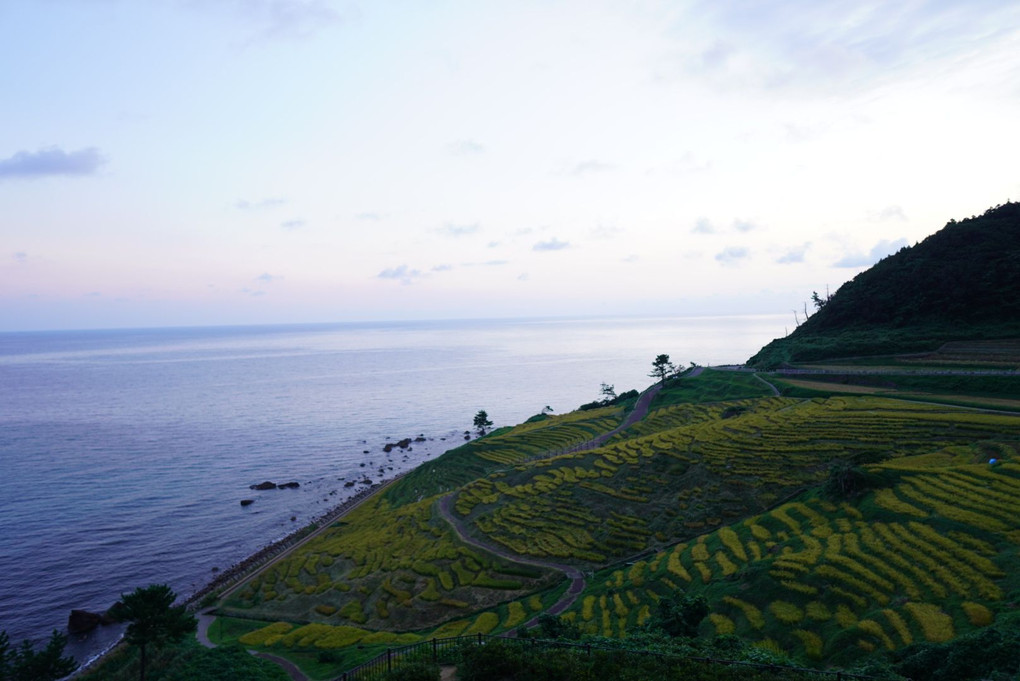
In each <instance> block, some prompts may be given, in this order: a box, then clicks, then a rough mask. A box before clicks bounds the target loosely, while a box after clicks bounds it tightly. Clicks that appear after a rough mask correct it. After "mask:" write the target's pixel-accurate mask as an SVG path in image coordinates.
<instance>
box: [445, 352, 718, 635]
mask: <svg viewBox="0 0 1020 681" xmlns="http://www.w3.org/2000/svg"><path fill="white" fill-rule="evenodd" d="M699 373H701V368H700V367H698V368H696V369H694V370H693V371H692V373H691V374H688V377H690V376H696V375H697V374H699ZM660 390H662V384H658V383H657V384H656V385H654V386H652V387H651V388H648V389H647V390H645V391H644V392H643V393H641V395H639V396H638V399H637V402H636V403H635V404H634V409H632V410H631V412H630V413H629V414H628V415H627V418H625V419H624V420H623V423H622V424H620V425H619V426H617V427H616V428H614V429H613V430H611V431H609V432H607V433H603V434H601V435H598V436H596V437H594V438H592V439H591V440H589V441H587V442H585V443H584V444H583V445H581V446H579V447H577V448H576V449H573V450H572V451H586V450H589V449H595V448H596V447H601V446H602V445H604V444H605V443H606V442H607V441H609V439H610V438H611V437H613V436H614V435H616V434H617V433H619V432H621V431H623V430H626V429H627V428H630V427H631V426H633V425H634V424H635V423H637V422H638V421H641V420H642V419H644V418H645V416H647V415H648V409H649V407H650V406H651V404H652V400H654V399H655V396H656V395H658V394H659V391H660ZM561 453H562V452H556V453H554V454H550V456H559V455H560V454H561ZM455 494H456V492H450V493H449V494H447V495H446V496H444V497H443V498H441V499H439V500H438V501H437V502H436V507H437V508H438V509H439V514H440V515H441V516H442V517H443V520H445V521H446V522H447V523H449V525H450V527H452V528H453V531H454V532H455V533H456V535H457V537H458V538H459V539H460V540H461V541H462V542H464V543H465V544H469V545H471V546H474V547H475V548H478V549H482V550H483V551H487V552H488V553H492V554H494V555H497V556H499V557H500V558H504V559H506V560H509V561H511V562H513V563H522V564H524V565H533V566H535V567H542V568H549V569H552V570H558V571H559V572H562V573H563V574H564V575H565V576H566V577H567V579H569V580H570V587H569V588H568V589H567V590H566V592H564V594H563V596H561V597H560V599H559V600H558V601H556V602H555V603H553V604H552V605H551V606H550V607H549V608H548V609H546V610H545V611H544V612H542V613H541V614H539V615H536V616H535V617H533V618H531V619H530V620H528V621H527V622H525V623H524V627H525V628H527V629H530V628H532V627H536V626H538V620H539V618H540V617H541V616H543V615H559V614H560V613H561V612H563V611H564V610H566V609H567V608H569V607H570V606H571V605H573V604H574V601H576V600H577V597H578V596H580V595H581V592H582V591H584V588H585V586H586V582H585V579H584V573H583V572H581V570H579V569H578V568H576V567H574V566H573V565H565V564H563V563H554V562H552V561H545V560H539V559H537V558H526V557H524V556H522V555H520V554H518V553H512V552H510V551H508V550H507V549H505V548H503V547H501V546H496V545H495V544H491V543H489V542H486V541H483V540H481V539H478V538H476V537H472V536H471V535H469V534H468V531H467V526H466V524H465V523H464V521H463V520H462V519H461V518H458V517H457V515H456V514H455V513H454V512H453V510H452V507H453V497H454V495H455ZM508 635H510V636H514V635H515V632H510V633H509V634H508Z"/></svg>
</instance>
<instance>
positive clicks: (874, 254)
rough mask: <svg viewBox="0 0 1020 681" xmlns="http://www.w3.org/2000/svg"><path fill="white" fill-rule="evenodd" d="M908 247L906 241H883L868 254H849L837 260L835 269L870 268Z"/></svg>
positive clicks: (834, 265)
mask: <svg viewBox="0 0 1020 681" xmlns="http://www.w3.org/2000/svg"><path fill="white" fill-rule="evenodd" d="M907 245H908V244H907V240H906V239H896V240H895V241H889V240H888V239H882V240H881V241H879V242H878V243H877V244H875V246H874V247H873V248H872V249H871V250H870V251H869V252H868V253H867V254H864V253H859V252H856V253H847V254H846V255H844V256H843V257H842V258H840V259H839V260H837V261H836V262H835V263H834V264H833V267H870V266H871V265H874V264H875V263H876V262H878V261H879V260H881V259H882V258H884V257H886V256H887V255H892V254H893V253H895V252H896V251H898V250H900V249H901V248H903V247H904V246H907Z"/></svg>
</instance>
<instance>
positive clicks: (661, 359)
mask: <svg viewBox="0 0 1020 681" xmlns="http://www.w3.org/2000/svg"><path fill="white" fill-rule="evenodd" d="M675 373H676V366H675V365H674V364H673V363H672V362H670V361H669V355H665V354H663V355H658V356H657V357H656V358H655V359H654V360H653V361H652V371H651V373H650V374H648V375H649V376H651V377H652V378H657V379H659V381H660V382H661V383H663V384H665V383H666V379H667V378H669V377H670V376H672V375H673V374H675Z"/></svg>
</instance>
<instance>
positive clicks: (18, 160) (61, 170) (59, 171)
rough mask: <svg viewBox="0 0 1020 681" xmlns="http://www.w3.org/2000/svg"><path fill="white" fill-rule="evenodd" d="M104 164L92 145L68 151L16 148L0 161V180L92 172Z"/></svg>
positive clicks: (103, 159) (76, 174)
mask: <svg viewBox="0 0 1020 681" xmlns="http://www.w3.org/2000/svg"><path fill="white" fill-rule="evenodd" d="M104 163H106V159H105V158H103V156H102V155H101V154H100V153H99V150H98V149H96V148H95V147H88V148H86V149H79V150H78V151H71V152H67V151H64V150H63V149H60V148H59V147H49V148H48V149H40V150H39V151H37V152H34V153H33V152H30V151H19V152H18V153H16V154H14V155H13V156H10V157H8V158H5V159H2V160H0V180H3V179H5V178H7V179H32V178H39V177H51V176H60V175H63V176H72V177H73V176H83V175H93V174H95V173H96V171H98V170H99V168H100V166H102V165H103V164H104Z"/></svg>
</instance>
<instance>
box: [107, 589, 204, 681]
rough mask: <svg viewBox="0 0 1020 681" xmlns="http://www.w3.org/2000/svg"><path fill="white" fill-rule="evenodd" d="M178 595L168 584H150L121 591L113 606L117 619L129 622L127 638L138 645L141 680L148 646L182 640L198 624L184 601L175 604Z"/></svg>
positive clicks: (114, 615)
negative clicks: (130, 590)
mask: <svg viewBox="0 0 1020 681" xmlns="http://www.w3.org/2000/svg"><path fill="white" fill-rule="evenodd" d="M176 599H177V594H175V593H174V592H173V590H172V589H171V588H170V587H169V586H167V585H166V584H150V585H149V586H147V587H144V588H143V587H138V588H137V589H135V590H134V591H133V592H132V593H129V594H127V595H122V596H121V598H120V601H118V602H117V603H116V604H114V606H113V607H112V608H110V614H111V616H112V617H113V618H114V619H117V620H120V621H122V622H130V624H129V625H128V628H127V631H125V632H124V640H126V641H127V642H128V643H130V644H131V645H134V646H138V654H139V666H138V679H139V681H145V662H146V658H145V653H146V647H147V646H149V645H150V644H151V645H153V646H156V647H158V646H161V645H163V644H164V643H169V642H171V641H180V640H181V639H183V638H184V637H185V636H187V635H188V634H190V633H191V632H193V631H195V629H196V628H197V627H198V622H197V620H195V617H194V616H193V615H191V614H190V613H188V612H187V611H186V610H185V609H184V606H183V605H178V606H174V601H175V600H176Z"/></svg>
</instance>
